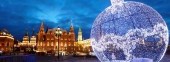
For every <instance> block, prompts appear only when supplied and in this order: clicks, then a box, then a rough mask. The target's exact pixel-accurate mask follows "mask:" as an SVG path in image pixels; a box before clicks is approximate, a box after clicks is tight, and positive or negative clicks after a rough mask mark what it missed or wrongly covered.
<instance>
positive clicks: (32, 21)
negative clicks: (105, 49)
mask: <svg viewBox="0 0 170 62" xmlns="http://www.w3.org/2000/svg"><path fill="white" fill-rule="evenodd" d="M128 1H129V0H128ZM131 1H138V2H142V3H145V4H147V5H149V6H151V7H153V8H154V9H155V10H157V11H158V12H159V13H160V14H161V15H162V16H163V18H164V19H165V21H166V23H167V25H168V26H169V27H170V0H131ZM109 5H111V4H110V0H0V29H4V28H6V29H7V30H8V31H9V32H10V33H11V34H12V35H13V36H14V37H15V38H16V39H19V40H22V37H23V35H24V33H25V32H26V31H29V32H30V33H31V32H32V29H33V28H34V29H35V31H36V32H38V30H39V27H40V23H41V22H42V21H44V24H45V26H46V27H47V26H48V27H49V28H55V27H57V26H60V27H62V28H63V29H66V30H68V29H69V27H70V20H72V23H73V25H74V28H75V33H76V34H77V31H78V28H79V27H81V28H82V31H83V37H84V38H85V39H87V38H89V37H90V36H89V35H90V29H91V26H92V23H93V21H94V20H95V18H96V16H97V15H98V14H99V13H100V12H102V11H103V10H104V9H105V8H106V7H108V6H109Z"/></svg>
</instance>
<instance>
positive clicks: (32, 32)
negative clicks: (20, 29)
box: [32, 28, 35, 36]
mask: <svg viewBox="0 0 170 62" xmlns="http://www.w3.org/2000/svg"><path fill="white" fill-rule="evenodd" d="M34 34H35V32H34V28H33V29H32V36H34Z"/></svg>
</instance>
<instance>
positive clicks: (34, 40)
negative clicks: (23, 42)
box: [30, 29, 36, 47]
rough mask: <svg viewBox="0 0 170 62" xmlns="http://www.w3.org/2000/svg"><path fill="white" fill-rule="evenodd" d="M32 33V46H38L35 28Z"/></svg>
mask: <svg viewBox="0 0 170 62" xmlns="http://www.w3.org/2000/svg"><path fill="white" fill-rule="evenodd" d="M32 31H33V32H32V35H31V39H30V46H32V47H35V46H36V36H35V34H34V29H33V30H32Z"/></svg>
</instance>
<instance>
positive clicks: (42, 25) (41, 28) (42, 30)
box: [39, 21, 44, 33]
mask: <svg viewBox="0 0 170 62" xmlns="http://www.w3.org/2000/svg"><path fill="white" fill-rule="evenodd" d="M39 32H41V33H44V22H43V21H42V22H41V26H40V30H39Z"/></svg>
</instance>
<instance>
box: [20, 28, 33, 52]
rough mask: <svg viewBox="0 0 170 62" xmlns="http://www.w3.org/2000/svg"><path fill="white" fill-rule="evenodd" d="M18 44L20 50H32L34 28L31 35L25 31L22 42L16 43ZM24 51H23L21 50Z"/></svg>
mask: <svg viewBox="0 0 170 62" xmlns="http://www.w3.org/2000/svg"><path fill="white" fill-rule="evenodd" d="M18 46H20V49H21V51H22V50H26V49H27V51H33V50H35V47H36V36H35V35H34V30H33V33H32V35H31V36H29V34H28V32H26V33H25V35H24V37H23V40H22V42H19V43H18ZM22 52H24V51H22Z"/></svg>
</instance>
